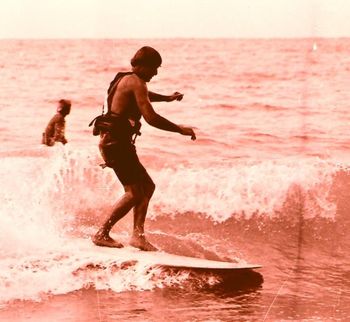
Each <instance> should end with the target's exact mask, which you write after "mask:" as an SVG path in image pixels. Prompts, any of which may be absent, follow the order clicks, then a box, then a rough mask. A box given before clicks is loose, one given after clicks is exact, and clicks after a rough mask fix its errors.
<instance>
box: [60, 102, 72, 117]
mask: <svg viewBox="0 0 350 322" xmlns="http://www.w3.org/2000/svg"><path fill="white" fill-rule="evenodd" d="M58 103H59V104H60V107H59V109H58V111H57V112H59V113H61V114H63V115H67V114H69V113H70V108H71V106H72V103H71V101H70V100H65V99H61V100H59V101H58Z"/></svg>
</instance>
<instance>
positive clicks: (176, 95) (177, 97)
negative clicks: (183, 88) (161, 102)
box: [168, 92, 184, 102]
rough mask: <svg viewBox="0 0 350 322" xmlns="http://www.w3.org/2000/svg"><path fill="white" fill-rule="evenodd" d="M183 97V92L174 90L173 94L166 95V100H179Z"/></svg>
mask: <svg viewBox="0 0 350 322" xmlns="http://www.w3.org/2000/svg"><path fill="white" fill-rule="evenodd" d="M183 97H184V94H181V93H179V92H174V93H173V94H171V95H169V97H168V102H172V101H175V100H176V101H181V100H182V98H183Z"/></svg>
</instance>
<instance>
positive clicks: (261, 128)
mask: <svg viewBox="0 0 350 322" xmlns="http://www.w3.org/2000/svg"><path fill="white" fill-rule="evenodd" d="M143 45H150V46H154V47H155V48H157V49H158V50H159V51H160V53H161V54H162V57H163V65H162V67H161V68H160V69H159V73H158V76H156V77H155V78H154V79H153V80H152V81H151V82H150V83H149V84H148V87H149V89H150V90H152V91H156V92H159V93H163V94H170V93H172V92H174V91H180V92H182V93H184V94H185V96H184V99H183V101H181V102H172V103H154V108H155V109H156V111H157V112H158V113H160V114H161V115H163V116H165V117H167V118H168V119H170V120H172V121H174V122H175V123H178V124H187V125H191V126H194V127H196V133H197V140H196V141H194V142H193V141H191V140H190V139H189V138H187V137H184V136H180V135H178V134H174V133H169V132H164V131H160V130H157V129H155V128H151V127H150V126H149V125H147V124H146V123H145V122H143V127H142V135H141V136H140V137H139V138H138V139H137V142H136V145H137V150H138V153H139V156H140V159H141V161H142V162H143V164H144V165H145V167H146V168H147V169H148V171H149V173H150V175H151V176H152V178H153V179H154V182H155V183H156V185H157V189H156V192H155V195H154V198H153V199H152V202H151V205H150V210H149V215H148V217H147V221H146V229H147V234H148V236H149V239H150V240H151V242H153V243H154V244H155V245H156V246H158V247H159V248H160V249H162V250H164V251H167V252H171V253H175V254H181V255H187V256H195V257H200V258H208V259H221V260H226V261H246V262H248V263H258V264H261V265H263V268H262V269H259V270H257V271H256V272H257V273H256V274H253V275H248V276H240V277H237V276H223V275H217V274H213V273H200V272H192V271H186V270H184V271H169V270H162V269H159V268H152V267H147V266H146V265H142V264H140V263H136V264H134V265H125V263H124V260H123V258H122V257H120V256H118V254H117V253H116V255H115V256H113V257H111V256H107V255H103V254H98V253H96V251H91V250H89V247H87V245H89V239H90V237H91V235H92V234H94V232H95V231H96V229H97V228H98V227H99V225H100V224H101V223H102V222H103V220H104V219H105V218H106V216H107V215H108V213H109V211H110V210H111V207H112V205H113V203H114V202H115V201H116V200H117V198H118V196H119V195H120V194H121V193H122V187H121V185H120V184H119V183H118V182H117V180H116V178H115V176H114V173H113V172H112V171H111V170H110V169H104V170H102V169H101V168H100V167H99V163H101V161H102V160H101V157H100V155H99V152H98V148H97V144H98V138H96V137H94V136H92V133H91V128H89V127H88V123H89V122H90V120H91V119H92V118H94V117H95V116H96V115H97V114H99V113H100V111H101V105H102V102H103V99H104V95H105V92H106V90H107V87H108V84H109V82H110V81H111V80H112V79H113V77H114V75H115V73H117V72H118V71H125V70H128V69H129V60H130V58H131V57H132V55H133V54H134V52H135V51H136V50H137V49H138V48H139V47H141V46H143ZM0 46H1V51H0V71H1V88H2V90H1V92H0V96H1V100H0V102H1V103H0V110H1V113H0V121H1V122H0V138H1V142H2V144H1V146H0V171H1V181H2V182H1V186H2V188H1V190H0V200H1V216H0V226H1V234H0V248H1V255H0V320H1V321H2V320H3V321H9V320H11V321H164V320H168V321H349V320H350V282H349V280H350V273H349V269H350V261H349V255H350V251H349V250H350V237H349V235H348V232H349V228H350V217H349V212H350V203H349V201H350V114H349V113H348V104H349V102H350V92H349V90H348V76H349V71H350V55H349V53H350V40H349V39H289V40H286V39H279V40H278V39H276V40H259V39H257V40H230V39H216V40H205V39H201V40H199V39H188V40H184V39H168V40H166V39H164V40H35V41H34V40H1V41H0ZM60 98H67V99H71V100H72V103H73V106H72V113H71V115H69V116H68V117H67V131H66V136H67V138H68V141H69V143H68V144H67V145H66V146H62V145H56V146H54V147H53V148H48V147H46V146H41V145H40V139H41V133H42V131H43V130H44V128H45V126H46V124H47V122H48V120H49V118H50V117H51V116H52V115H53V114H54V113H55V104H56V101H57V100H58V99H60ZM131 228H132V215H131V214H129V215H128V216H126V217H125V218H124V219H123V220H122V221H121V222H120V223H118V224H117V225H116V226H115V228H114V229H113V235H114V236H115V237H116V238H118V240H120V241H122V242H124V243H126V244H127V242H128V239H129V236H130V232H131ZM259 274H260V275H259ZM262 279H263V281H262Z"/></svg>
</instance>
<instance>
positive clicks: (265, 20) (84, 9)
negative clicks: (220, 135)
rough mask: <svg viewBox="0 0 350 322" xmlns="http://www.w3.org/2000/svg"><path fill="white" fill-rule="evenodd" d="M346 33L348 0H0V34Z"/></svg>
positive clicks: (202, 35)
mask: <svg viewBox="0 0 350 322" xmlns="http://www.w3.org/2000/svg"><path fill="white" fill-rule="evenodd" d="M349 36H350V0H1V1H0V38H172V37H200V38H220V37H223V38H226V37H229V38H261V37H262V38H270V37H282V38H284V37H349Z"/></svg>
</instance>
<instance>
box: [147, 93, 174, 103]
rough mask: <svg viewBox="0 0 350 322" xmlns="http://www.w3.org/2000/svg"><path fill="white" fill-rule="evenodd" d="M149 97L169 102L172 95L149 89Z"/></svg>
mask: <svg viewBox="0 0 350 322" xmlns="http://www.w3.org/2000/svg"><path fill="white" fill-rule="evenodd" d="M148 98H149V100H150V101H151V102H169V100H170V96H168V95H162V94H158V93H155V92H151V91H148Z"/></svg>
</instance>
